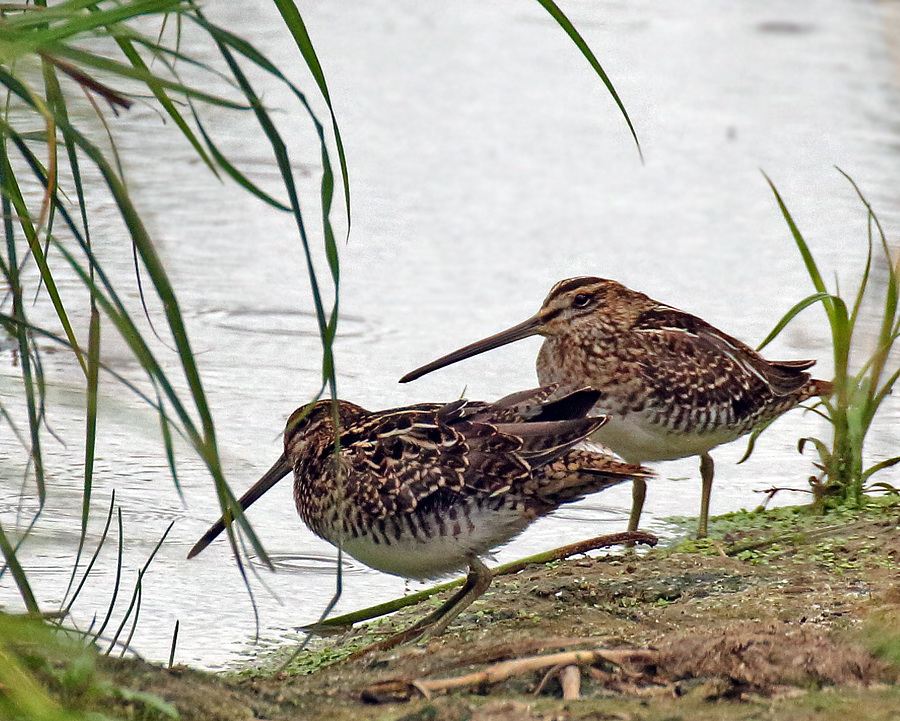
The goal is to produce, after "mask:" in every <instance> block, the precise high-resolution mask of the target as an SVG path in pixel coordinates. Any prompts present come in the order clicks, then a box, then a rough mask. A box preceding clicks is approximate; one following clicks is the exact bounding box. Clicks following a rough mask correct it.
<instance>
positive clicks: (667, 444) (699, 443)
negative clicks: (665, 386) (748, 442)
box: [591, 413, 739, 463]
mask: <svg viewBox="0 0 900 721" xmlns="http://www.w3.org/2000/svg"><path fill="white" fill-rule="evenodd" d="M738 437H739V435H735V433H734V431H731V430H721V431H717V432H712V433H709V432H707V433H703V434H697V433H690V432H687V433H677V432H673V431H671V430H668V429H663V428H660V427H659V426H653V425H651V424H649V423H647V422H646V420H644V419H643V418H642V417H641V416H640V415H637V414H632V413H629V414H627V415H615V416H610V419H609V421H607V422H606V423H604V424H603V425H602V426H601V427H600V428H598V429H597V430H596V431H594V433H593V434H592V435H591V440H593V441H596V442H597V443H600V444H602V445H604V446H606V447H607V448H609V449H610V450H612V451H613V452H614V453H615V454H616V455H618V456H621V457H622V458H623V459H624V460H625V461H627V462H628V463H647V462H650V461H672V460H675V459H676V458H687V457H688V456H696V455H700V454H701V453H706V452H707V451H709V450H710V449H712V448H715V447H716V446H718V445H721V444H722V443H728V442H729V441H733V440H734V439H735V438H738Z"/></svg>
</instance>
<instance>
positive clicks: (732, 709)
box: [51, 502, 900, 721]
mask: <svg viewBox="0 0 900 721" xmlns="http://www.w3.org/2000/svg"><path fill="white" fill-rule="evenodd" d="M898 519H900V505H896V504H890V503H887V502H882V503H879V504H876V505H874V506H873V507H872V508H869V509H868V510H867V511H866V512H865V513H861V512H860V513H849V512H848V513H845V514H842V515H837V516H834V515H831V516H826V517H823V518H822V517H813V516H809V515H808V514H806V513H804V512H802V511H796V510H784V509H781V510H778V511H774V512H772V513H769V514H742V515H732V516H726V517H723V518H722V519H720V520H719V523H718V525H717V526H716V527H714V531H713V532H714V534H715V536H716V537H717V539H718V540H716V541H714V542H708V543H697V542H685V543H684V544H682V546H681V547H679V548H675V549H662V550H653V551H651V552H649V553H646V554H640V555H638V554H635V553H630V554H628V553H625V554H623V553H619V554H611V555H605V556H600V557H597V558H579V559H573V560H569V561H564V562H558V563H552V564H547V565H541V566H529V567H527V568H526V569H524V570H523V571H521V572H520V573H518V574H516V575H515V576H510V577H503V578H498V579H497V580H496V581H495V583H494V585H493V586H492V587H491V589H490V591H489V592H488V594H486V596H485V597H484V598H482V599H481V600H479V601H478V602H476V603H475V604H473V605H472V606H471V607H470V608H469V609H468V610H467V611H466V612H465V613H463V614H462V615H461V616H460V617H459V619H457V621H456V622H455V623H454V624H453V625H452V626H451V627H450V629H449V630H448V632H447V633H445V634H444V635H443V636H442V637H440V638H437V639H434V640H432V641H431V642H429V643H423V644H418V645H411V646H405V647H401V648H398V649H394V650H393V651H391V652H387V653H382V654H379V655H373V656H368V657H365V658H363V659H360V660H358V661H353V662H349V661H335V659H337V658H339V657H340V656H341V655H342V654H346V653H347V652H349V651H351V650H353V649H355V648H360V647H362V646H363V645H367V644H368V643H370V642H371V641H372V640H373V638H374V636H375V635H376V633H378V632H390V631H391V630H393V629H395V628H404V627H406V626H407V625H408V624H410V623H411V622H412V621H413V620H415V619H417V618H420V617H421V616H422V615H423V614H424V613H426V612H427V609H426V608H425V607H424V606H426V605H427V604H420V605H419V606H417V607H414V608H410V609H405V610H403V611H401V612H399V613H397V614H395V617H393V618H390V619H383V620H381V621H379V622H376V623H374V624H365V625H363V626H362V627H361V628H360V629H354V630H352V631H350V632H348V633H346V634H344V635H343V636H339V637H336V638H329V639H327V640H325V639H321V640H318V641H316V642H315V644H314V647H313V648H312V650H310V651H309V652H308V653H306V654H305V655H304V656H302V657H301V658H299V659H298V660H297V661H296V663H295V669H300V670H304V671H310V670H315V672H314V673H305V674H302V675H298V674H297V673H288V674H273V673H272V672H270V671H269V672H267V671H266V670H265V669H266V668H267V667H268V668H271V667H272V665H273V664H276V663H278V662H279V661H280V660H282V659H283V656H281V657H277V656H276V657H274V658H271V657H270V658H266V659H264V662H263V663H262V665H261V666H260V668H259V669H257V670H254V671H247V672H246V673H244V674H242V675H241V676H240V677H233V676H222V675H209V674H203V673H199V672H196V671H192V670H190V669H174V670H164V669H160V668H158V667H155V666H150V665H146V664H140V663H136V662H123V663H115V664H113V663H111V662H110V663H108V664H107V663H104V664H101V666H100V668H99V671H98V673H101V674H103V675H104V677H105V679H106V680H108V682H109V683H110V684H112V685H113V686H117V687H121V688H126V689H128V690H129V693H130V694H132V695H131V696H129V693H126V694H122V695H118V696H110V697H107V698H105V699H102V700H97V699H93V700H91V699H90V698H81V699H76V700H75V705H76V706H77V707H82V708H84V709H89V710H104V711H105V712H108V713H110V714H113V715H115V714H119V715H124V716H129V717H136V718H146V719H155V718H167V717H168V716H166V715H165V713H164V710H165V709H162V710H160V709H154V708H153V705H152V704H150V705H147V704H146V703H144V702H143V701H142V700H141V696H140V694H145V693H146V694H153V695H154V697H156V698H159V699H162V700H163V701H164V702H165V703H167V704H170V705H171V706H172V707H174V708H176V709H178V712H179V713H180V717H181V718H182V719H198V721H209V720H211V719H227V720H230V719H273V720H274V719H307V718H309V719H322V720H323V721H327V720H330V719H333V720H335V721H341V720H343V719H354V720H355V719H362V720H364V719H390V720H392V721H393V720H396V719H402V720H403V721H463V719H468V720H470V721H472V720H475V721H488V720H490V721H505V720H506V719H509V720H510V721H513V720H514V719H515V721H519V720H521V719H543V720H546V721H549V720H550V719H573V720H577V719H595V720H597V721H599V720H601V719H626V720H627V719H632V720H634V721H654V720H658V721H663V720H668V721H675V719H685V721H687V720H688V719H690V720H691V721H704V720H705V719H721V720H725V721H728V720H730V719H773V720H775V721H777V720H787V719H790V720H791V721H795V720H799V721H803V720H804V719H834V720H835V721H838V720H839V721H846V719H848V718H865V719H873V720H875V721H877V720H878V719H885V720H886V719H894V720H895V721H896V719H897V718H900V715H898V709H900V686H898V685H897V668H898V667H897V665H896V664H897V663H898V662H900V585H898V578H900V577H898V574H897V571H898V566H900V563H898V560H900V531H898ZM441 601H442V598H434V599H432V600H431V601H430V602H429V603H432V604H438V603H440V602H441ZM598 649H604V650H603V651H598ZM551 654H552V655H553V656H551V657H550V661H553V659H563V662H562V663H550V661H547V659H546V658H543V659H538V660H537V661H527V663H523V659H529V658H533V657H548V656H550V655H551ZM510 664H512V666H510ZM516 664H518V665H516ZM529 664H530V665H529ZM542 664H543V665H542ZM547 664H550V665H547ZM560 665H562V666H567V665H568V666H572V665H574V666H576V667H577V668H578V669H579V670H580V671H579V673H578V674H576V675H577V676H579V679H580V683H578V690H577V699H574V698H570V699H563V698H562V687H561V683H560V681H559V675H560V674H559V672H560V668H558V666H560ZM498 669H499V671H498ZM510 670H511V672H510ZM501 672H502V673H501ZM507 672H509V673H507ZM569 674H570V675H569V680H570V681H571V680H572V672H569ZM461 678H463V679H465V678H469V679H474V681H473V682H472V683H470V684H469V683H466V684H462V683H459V679H461ZM447 680H451V681H452V683H451V684H450V685H449V686H446V688H445V687H444V686H442V685H441V684H442V683H443V682H445V681H447ZM453 683H456V684H458V685H456V686H453V685H452V684H453ZM51 685H52V683H51ZM373 688H375V689H380V690H381V691H384V690H385V689H386V690H387V691H388V692H386V693H370V692H371V690H372V689H373ZM429 689H430V690H429ZM569 693H571V690H570V692H569ZM135 694H137V695H135ZM70 700H71V699H70ZM372 701H378V702H379V703H378V704H373V703H370V702H372ZM367 702H368V703H367Z"/></svg>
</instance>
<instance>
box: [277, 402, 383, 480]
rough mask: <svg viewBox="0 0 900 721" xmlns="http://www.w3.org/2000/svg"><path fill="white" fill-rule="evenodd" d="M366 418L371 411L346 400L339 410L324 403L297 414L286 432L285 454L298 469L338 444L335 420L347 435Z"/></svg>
mask: <svg viewBox="0 0 900 721" xmlns="http://www.w3.org/2000/svg"><path fill="white" fill-rule="evenodd" d="M365 414H368V411H366V410H365V409H364V408H361V407H360V406H358V405H356V404H355V403H349V402H348V401H342V400H338V401H337V409H335V408H333V405H332V402H331V401H330V400H321V401H316V402H315V403H312V404H307V405H305V406H301V407H300V408H298V409H297V410H295V411H294V412H293V413H291V417H290V418H288V422H287V425H286V426H285V429H284V452H285V454H286V455H287V457H288V458H289V459H290V461H291V465H292V466H294V467H296V465H297V461H298V460H300V459H302V458H308V457H312V456H318V455H319V454H320V453H321V452H322V451H323V450H324V449H325V448H326V447H327V446H330V445H331V444H333V443H334V438H335V436H334V421H335V417H336V418H337V420H338V423H339V425H340V428H341V431H343V430H345V429H347V428H348V427H350V426H351V425H352V424H353V423H354V422H355V421H356V420H357V419H358V418H359V417H360V416H362V415H365Z"/></svg>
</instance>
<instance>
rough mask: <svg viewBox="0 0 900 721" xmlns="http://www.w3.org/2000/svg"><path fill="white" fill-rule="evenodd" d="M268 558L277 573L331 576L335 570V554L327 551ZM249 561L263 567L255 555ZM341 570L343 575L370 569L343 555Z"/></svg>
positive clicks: (363, 572) (260, 560) (366, 571)
mask: <svg viewBox="0 0 900 721" xmlns="http://www.w3.org/2000/svg"><path fill="white" fill-rule="evenodd" d="M269 560H270V561H271V562H272V565H273V566H274V567H275V570H276V571H278V572H279V573H281V572H284V573H295V574H300V575H304V574H310V573H311V574H316V575H327V576H333V575H334V570H335V561H336V558H335V556H333V555H331V554H328V553H315V552H313V553H303V554H299V553H270V554H269ZM250 562H251V563H253V564H254V565H256V566H260V567H265V565H266V564H265V563H264V562H263V560H262V559H261V558H260V557H259V556H257V555H255V554H254V555H251V556H250ZM341 571H342V573H344V574H345V575H350V576H363V575H366V574H369V573H371V571H370V570H369V569H368V568H367V567H365V566H363V565H362V564H359V563H356V562H354V561H353V560H352V559H350V558H349V557H348V556H346V555H344V557H343V558H342V559H341Z"/></svg>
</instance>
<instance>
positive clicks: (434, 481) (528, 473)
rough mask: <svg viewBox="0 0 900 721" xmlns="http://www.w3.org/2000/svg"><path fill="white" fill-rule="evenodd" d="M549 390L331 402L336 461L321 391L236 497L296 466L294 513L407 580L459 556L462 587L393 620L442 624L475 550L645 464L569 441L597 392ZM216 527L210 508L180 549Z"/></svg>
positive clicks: (590, 424) (481, 580) (478, 575)
mask: <svg viewBox="0 0 900 721" xmlns="http://www.w3.org/2000/svg"><path fill="white" fill-rule="evenodd" d="M557 390H558V388H557V387H556V386H550V387H547V388H537V389H534V390H529V391H522V392H519V393H515V394H513V395H510V396H507V397H506V398H503V399H501V400H499V401H497V402H496V403H483V402H474V401H464V400H460V401H456V402H453V403H446V404H442V403H422V404H419V405H414V406H408V407H405V408H395V409H391V410H384V411H377V412H374V413H373V412H370V411H367V410H365V409H363V408H360V407H359V406H357V405H354V404H353V403H348V402H347V401H338V409H337V410H338V416H339V423H340V431H339V436H340V456H339V457H340V466H339V472H338V473H335V470H336V468H338V464H337V463H336V459H335V455H334V445H335V432H334V424H333V415H332V404H331V401H319V402H318V403H316V404H315V405H314V406H313V407H312V409H307V408H300V409H298V410H297V411H295V412H294V414H293V415H292V416H291V418H290V420H289V421H288V423H287V428H286V430H285V433H284V453H283V454H282V456H281V457H280V458H279V459H278V460H277V461H276V462H275V465H273V466H272V468H271V469H270V470H269V471H268V472H267V473H266V474H265V475H264V476H263V477H262V478H261V479H260V480H259V481H257V482H256V483H255V484H254V485H253V487H251V488H250V490H248V491H247V492H246V493H245V494H244V496H243V497H242V498H241V499H240V501H239V503H240V505H241V508H243V509H246V508H247V507H249V506H250V505H251V504H252V503H253V502H254V501H256V500H257V499H258V498H259V497H260V496H262V495H263V494H264V493H265V492H266V491H267V490H269V489H270V488H271V487H272V486H273V485H275V483H277V482H278V481H279V480H280V479H281V478H283V477H284V476H285V475H287V474H288V473H290V472H291V471H293V473H294V501H295V503H296V506H297V511H298V512H299V514H300V517H301V518H302V519H303V521H304V522H305V523H306V524H307V525H308V526H309V527H310V528H311V529H312V530H313V532H315V533H316V535H318V536H320V537H321V538H324V539H325V540H326V541H329V542H330V543H332V544H334V545H335V546H339V547H340V548H342V549H343V550H344V551H345V552H346V553H349V554H350V555H351V556H353V557H354V558H356V559H357V560H359V561H361V562H362V563H364V564H366V565H367V566H371V567H372V568H375V569H378V570H379V571H384V572H386V573H391V574H394V575H397V576H404V577H407V578H414V579H426V578H435V577H438V576H442V575H445V574H447V573H450V572H452V571H456V570H458V569H461V568H465V567H467V566H468V569H469V573H468V577H467V579H466V583H465V584H464V586H463V587H462V589H461V590H460V591H459V593H457V594H456V595H455V596H454V597H453V598H451V599H450V600H449V601H448V602H447V603H446V604H445V605H444V606H442V607H441V608H439V609H438V610H437V611H435V612H434V613H432V614H431V615H429V616H428V617H426V618H425V619H423V620H422V621H420V622H419V623H417V624H415V626H413V628H411V629H408V630H407V631H405V632H402V634H403V636H404V639H403V640H407V639H410V638H415V637H416V636H418V635H420V634H421V633H423V632H425V631H426V630H430V631H431V632H432V633H439V632H440V631H442V630H443V629H444V628H446V626H447V625H448V624H449V623H450V622H451V621H452V620H453V619H454V618H455V617H456V616H457V615H458V614H459V613H460V611H462V610H463V609H464V608H465V607H466V606H468V605H469V604H470V603H472V601H474V600H475V599H476V598H478V597H479V596H480V595H481V594H482V593H484V591H485V590H486V589H487V587H488V586H489V585H490V582H491V572H490V571H489V570H488V568H487V567H486V566H485V565H484V564H483V563H482V562H481V561H480V560H479V557H480V556H482V555H484V554H486V553H487V552H488V551H490V550H491V549H492V548H495V547H496V546H498V545H500V544H502V543H505V542H506V541H508V540H510V539H511V538H512V537H513V536H515V535H517V534H518V533H520V532H521V531H522V530H524V529H525V527H526V526H528V525H529V524H530V523H531V522H532V521H533V520H535V519H536V518H538V517H539V516H543V515H546V514H548V513H550V512H551V511H554V510H555V509H556V508H558V507H559V506H560V505H561V504H563V503H569V502H571V501H575V500H578V499H580V498H583V497H584V496H586V495H587V494H590V493H596V492H597V491H602V490H603V489H605V488H609V487H610V486H614V485H616V484H617V483H621V482H623V481H626V480H631V479H633V478H638V477H640V478H645V477H646V476H648V475H650V474H649V472H648V471H647V470H646V469H644V468H641V467H640V466H634V465H628V464H625V463H622V462H621V461H618V460H616V459H614V458H612V457H611V456H608V455H605V454H602V453H596V452H591V451H586V450H573V449H572V446H573V445H575V444H576V443H578V442H580V441H581V440H583V439H584V438H586V437H587V436H588V435H590V434H591V433H593V432H594V431H596V430H597V429H598V428H599V427H601V426H602V425H603V424H604V423H605V422H606V418H604V417H602V416H601V417H592V418H588V417H586V416H587V414H588V412H589V411H590V409H591V408H592V407H593V406H594V404H595V403H596V402H597V400H598V398H599V397H600V394H599V393H598V392H597V391H593V390H576V391H575V392H572V393H569V394H567V395H564V396H563V397H561V398H558V399H557V400H554V401H548V400H547V399H548V398H549V397H550V396H551V395H552V394H553V393H554V392H555V391H557ZM307 410H308V413H307V414H306V415H304V413H305V412H306V411H307ZM224 528H225V523H224V520H222V519H220V520H219V521H217V522H216V523H215V524H214V525H213V526H212V527H211V528H210V529H209V531H207V532H206V534H204V536H203V538H201V539H200V540H199V541H198V542H197V544H196V545H195V546H194V547H193V548H192V549H191V551H190V553H189V554H188V558H192V557H193V556H196V555H197V554H198V553H199V552H200V551H202V550H203V549H204V548H206V546H208V545H209V544H210V543H211V542H212V540H213V539H214V538H216V536H218V535H219V534H220V533H221V532H222V531H223V530H224ZM398 635H399V634H398Z"/></svg>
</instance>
